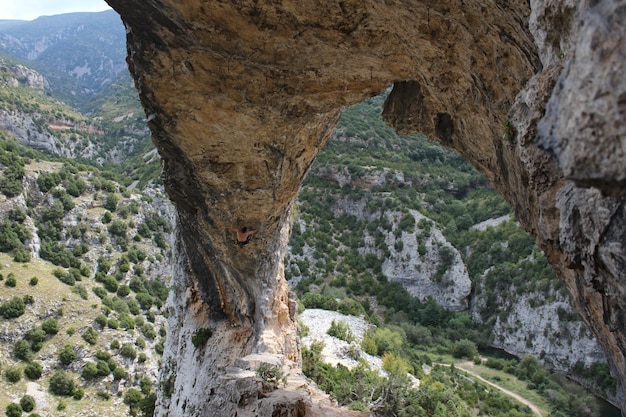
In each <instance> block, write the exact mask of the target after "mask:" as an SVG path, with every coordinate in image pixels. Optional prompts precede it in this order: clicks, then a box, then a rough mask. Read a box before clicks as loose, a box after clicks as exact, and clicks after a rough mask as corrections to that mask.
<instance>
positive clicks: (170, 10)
mask: <svg viewBox="0 0 626 417" xmlns="http://www.w3.org/2000/svg"><path fill="white" fill-rule="evenodd" d="M107 1H108V3H109V4H110V5H111V6H112V7H113V8H114V9H115V10H117V11H118V13H119V14H120V15H121V17H122V20H123V21H124V23H125V25H126V27H127V32H128V64H129V67H130V70H131V73H132V74H133V77H134V79H135V83H136V86H137V88H138V90H139V93H140V98H141V101H142V104H143V106H144V108H145V110H146V114H147V117H148V121H149V125H150V128H151V129H152V134H153V141H154V143H155V145H156V147H157V148H158V150H159V153H160V155H161V157H162V158H163V160H164V181H165V185H166V190H167V192H168V193H169V195H170V197H171V199H172V200H173V201H174V203H175V204H176V207H177V210H178V229H177V230H178V235H177V236H178V237H177V242H176V251H177V265H176V273H175V281H176V283H177V284H176V285H175V289H174V292H173V302H172V303H170V319H169V333H168V341H167V346H166V353H165V355H164V358H163V366H162V383H161V385H162V394H161V396H160V398H159V402H158V414H159V415H169V416H178V415H183V414H184V413H185V412H186V413H187V414H186V415H189V414H190V413H191V415H196V414H197V415H224V416H227V415H235V414H236V413H237V412H239V413H240V415H241V413H245V412H249V413H257V414H258V415H265V414H267V415H272V413H273V412H274V411H272V410H275V409H278V408H281V407H283V408H282V409H283V410H288V411H285V412H288V413H291V414H289V415H304V414H309V415H314V414H315V412H316V411H315V407H316V406H315V405H311V403H310V400H309V399H307V398H308V397H306V396H302V395H300V394H298V395H295V394H294V396H291V397H290V396H289V395H291V394H288V393H285V392H283V394H284V395H285V396H286V397H285V398H282V399H279V398H276V397H273V398H263V399H259V397H258V392H257V391H258V390H257V388H258V387H256V386H255V385H254V383H253V382H251V381H252V380H253V379H251V378H249V373H246V372H245V371H242V370H241V369H244V368H246V366H247V364H250V363H251V362H254V361H255V360H258V357H256V359H255V357H254V356H250V355H251V354H272V355H279V356H280V355H283V356H284V357H285V358H287V359H288V360H291V361H293V363H294V364H295V365H294V368H297V363H298V361H299V345H298V341H297V338H296V323H295V321H294V314H295V307H294V301H293V300H292V299H290V296H289V292H288V288H287V286H286V283H285V280H284V277H283V264H282V259H283V255H284V252H285V248H286V243H287V237H288V234H289V221H288V220H289V213H290V208H291V205H292V202H293V199H294V197H295V195H296V193H297V191H298V189H299V186H300V183H301V181H302V178H303V176H304V175H305V174H306V172H307V170H308V168H309V166H310V164H311V162H312V161H313V159H314V158H315V156H316V154H317V152H318V150H319V149H320V148H321V147H322V146H323V145H324V144H325V142H326V141H327V139H328V137H329V135H330V133H331V130H332V128H333V126H334V125H335V123H336V121H337V118H338V116H339V114H340V109H341V107H342V106H344V105H348V104H352V103H355V102H358V101H360V100H363V99H365V98H367V97H371V96H373V95H375V94H378V93H380V92H381V91H383V90H384V89H385V88H386V87H387V86H389V85H391V84H393V86H394V87H393V90H392V92H391V94H390V95H389V98H388V99H387V101H386V103H385V107H384V114H383V117H384V118H385V119H386V121H387V122H388V123H389V124H391V125H392V126H394V127H395V128H396V129H397V130H399V131H401V132H411V131H420V132H422V133H425V134H428V135H429V137H431V138H432V139H434V140H438V141H440V142H441V143H443V144H445V145H447V146H450V147H453V148H455V149H456V150H458V151H459V152H461V153H462V154H463V155H465V156H466V157H467V158H468V159H469V160H470V161H471V162H472V163H473V164H474V165H475V166H476V167H477V168H478V169H479V170H480V171H481V172H483V173H484V174H485V175H486V177H487V178H488V179H489V180H490V182H491V183H492V184H493V185H494V186H495V187H496V188H497V189H498V190H499V191H500V192H501V193H502V194H503V195H504V196H505V197H506V198H507V199H508V200H509V201H510V202H511V203H512V204H513V206H514V207H515V211H516V213H517V216H518V218H519V219H520V221H521V222H522V223H523V224H524V226H525V227H526V228H527V229H528V230H530V231H531V232H533V233H534V234H535V235H536V236H537V240H538V243H539V244H540V246H541V247H542V249H543V250H544V251H545V252H546V255H547V257H548V259H549V261H550V262H551V263H552V264H553V265H554V266H555V268H556V269H557V271H558V272H559V275H560V277H561V278H562V279H563V281H564V282H565V284H566V286H567V288H568V289H569V291H570V292H571V294H572V296H573V298H574V303H575V305H576V307H577V308H578V310H579V311H580V312H581V314H582V315H583V317H584V318H585V320H586V321H587V323H588V324H589V325H590V327H591V328H592V329H593V331H594V332H595V334H596V335H597V336H598V339H599V341H600V343H601V344H602V346H603V347H604V349H605V350H606V352H607V355H608V356H609V357H610V363H611V366H612V370H613V371H614V374H615V376H616V377H617V379H618V381H619V382H620V384H621V386H625V385H626V359H625V357H624V354H625V353H626V320H625V317H624V311H625V309H626V294H625V292H626V290H625V289H626V285H625V280H626V277H625V274H626V272H625V271H626V261H625V259H626V249H625V247H624V245H625V244H626V243H625V242H626V210H625V208H624V195H625V194H626V185H625V184H626V177H625V176H626V170H625V169H624V167H625V166H626V164H625V163H624V162H626V156H625V153H626V150H625V148H624V144H623V143H624V137H625V136H626V133H625V127H624V123H623V120H624V116H625V114H624V113H625V112H626V111H625V110H624V103H625V102H626V101H625V99H624V97H626V81H625V80H624V77H623V69H624V68H623V66H624V62H626V52H625V50H624V48H625V47H624V45H626V42H624V37H625V36H624V33H625V27H624V25H625V23H624V22H626V18H625V17H626V7H625V6H624V1H617V0H615V1H610V0H604V1H599V2H587V1H584V0H581V1H580V2H579V3H576V2H574V1H568V0H533V1H531V2H530V6H529V5H528V4H526V3H524V2H505V1H501V0H494V1H491V2H487V3H486V2H484V1H478V0H447V1H432V2H431V1H425V0H385V1H378V0H376V1H375V0H342V1H339V2H320V1H317V0H300V1H291V0H282V1H274V0H238V1H224V2H223V1H202V0H197V1H174V0H141V1H139V0H107ZM583 23H584V24H583ZM614 68H618V69H619V68H621V71H617V72H616V70H615V69H614ZM244 226H245V227H249V228H253V229H255V230H258V231H257V233H256V234H255V235H254V236H253V238H252V239H251V242H250V243H249V244H247V245H243V246H240V245H237V243H236V242H235V237H234V233H233V231H232V228H233V227H235V228H241V227H244ZM205 328H210V329H211V332H210V333H211V334H212V336H211V337H210V338H209V339H208V341H207V343H206V344H205V345H202V346H196V345H194V344H193V343H192V342H191V338H192V336H193V334H194V333H195V332H196V331H197V330H198V329H205ZM255 390H256V391H255ZM619 392H620V395H621V396H620V398H619V401H621V405H622V409H626V398H625V396H624V393H623V390H622V389H621V388H620V389H619ZM287 397H289V398H287ZM280 404H282V405H280ZM194 413H196V414H194ZM281 415H282V414H281ZM285 415H287V414H285Z"/></svg>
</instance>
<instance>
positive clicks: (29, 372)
mask: <svg viewBox="0 0 626 417" xmlns="http://www.w3.org/2000/svg"><path fill="white" fill-rule="evenodd" d="M42 372H43V366H41V364H39V363H37V362H31V363H29V364H28V365H26V367H25V368H24V375H26V378H28V379H30V380H31V381H36V380H38V379H39V378H41V374H42Z"/></svg>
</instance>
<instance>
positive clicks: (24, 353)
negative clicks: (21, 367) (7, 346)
mask: <svg viewBox="0 0 626 417" xmlns="http://www.w3.org/2000/svg"><path fill="white" fill-rule="evenodd" d="M13 354H14V355H15V357H16V358H17V359H20V360H23V361H30V360H31V359H32V358H33V352H32V350H31V349H30V343H28V342H27V341H26V340H24V339H20V340H18V341H17V342H15V345H14V346H13Z"/></svg>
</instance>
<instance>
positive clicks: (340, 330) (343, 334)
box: [326, 320, 354, 343]
mask: <svg viewBox="0 0 626 417" xmlns="http://www.w3.org/2000/svg"><path fill="white" fill-rule="evenodd" d="M326 333H327V334H328V335H330V336H333V337H336V338H337V339H341V340H343V341H345V342H348V343H351V342H353V341H354V336H353V335H352V332H351V331H350V326H348V323H346V322H345V321H343V320H339V321H335V320H333V321H332V322H331V323H330V328H329V329H328V331H327V332H326Z"/></svg>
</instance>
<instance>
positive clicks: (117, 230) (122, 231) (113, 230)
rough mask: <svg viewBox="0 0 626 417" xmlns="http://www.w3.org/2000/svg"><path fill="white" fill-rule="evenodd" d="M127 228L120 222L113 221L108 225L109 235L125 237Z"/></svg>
mask: <svg viewBox="0 0 626 417" xmlns="http://www.w3.org/2000/svg"><path fill="white" fill-rule="evenodd" d="M127 231H128V226H127V225H126V223H124V222H123V221H121V220H113V221H112V222H111V224H110V225H109V233H110V234H111V235H113V236H119V237H125V236H126V232H127Z"/></svg>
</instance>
